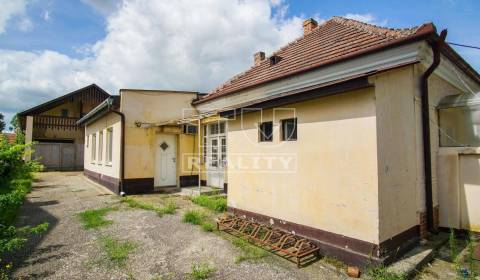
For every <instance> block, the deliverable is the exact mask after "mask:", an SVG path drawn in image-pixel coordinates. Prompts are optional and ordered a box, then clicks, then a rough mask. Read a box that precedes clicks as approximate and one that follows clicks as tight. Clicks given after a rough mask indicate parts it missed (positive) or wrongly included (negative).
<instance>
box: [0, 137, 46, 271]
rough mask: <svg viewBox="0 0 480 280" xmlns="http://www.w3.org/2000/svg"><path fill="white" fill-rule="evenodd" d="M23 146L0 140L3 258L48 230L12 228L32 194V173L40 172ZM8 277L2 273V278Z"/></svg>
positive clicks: (43, 227)
mask: <svg viewBox="0 0 480 280" xmlns="http://www.w3.org/2000/svg"><path fill="white" fill-rule="evenodd" d="M27 147H29V145H24V144H9V143H8V141H7V140H6V138H5V137H2V139H0V256H1V255H2V254H3V253H6V252H10V251H13V250H16V249H19V248H21V247H22V246H23V244H24V243H25V242H26V240H27V237H28V235H29V234H37V233H40V232H43V231H45V230H47V228H48V223H43V224H40V225H38V226H35V227H23V228H16V227H14V226H13V223H14V221H15V218H16V216H17V213H18V211H19V209H20V206H22V204H23V201H24V199H25V196H26V195H27V194H28V192H30V189H31V185H32V178H33V175H32V173H33V172H35V171H39V170H41V165H40V164H38V163H37V162H35V161H30V162H25V161H24V160H23V158H24V157H25V156H26V154H27ZM2 273H5V272H4V271H2V269H0V275H2Z"/></svg>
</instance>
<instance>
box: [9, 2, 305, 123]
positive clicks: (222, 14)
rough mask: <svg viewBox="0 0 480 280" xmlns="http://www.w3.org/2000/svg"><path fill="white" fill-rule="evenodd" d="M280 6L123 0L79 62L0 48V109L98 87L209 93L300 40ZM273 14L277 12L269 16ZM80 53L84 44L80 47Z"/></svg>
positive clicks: (298, 22)
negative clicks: (258, 55)
mask: <svg viewBox="0 0 480 280" xmlns="http://www.w3.org/2000/svg"><path fill="white" fill-rule="evenodd" d="M282 5H283V2H281V1H268V0H243V1H237V0H197V1H187V0H179V1H148V0H126V1H125V3H123V4H122V5H121V6H120V8H119V9H118V10H117V11H116V12H114V13H112V14H110V15H109V16H108V17H107V27H106V31H107V35H106V37H105V38H104V39H102V40H100V41H99V42H97V43H95V44H93V45H92V46H91V47H88V50H84V53H86V54H88V55H87V56H86V57H85V58H83V59H73V58H71V57H68V56H66V55H62V54H59V53H57V52H53V51H47V50H45V51H41V52H19V51H7V50H3V51H2V50H0V111H4V112H8V113H10V114H11V113H13V112H17V111H19V110H21V109H24V108H27V107H30V106H33V105H36V104H38V103H39V102H41V101H45V100H48V99H49V98H53V97H55V96H58V95H61V94H64V93H66V92H68V91H70V90H74V89H76V88H79V87H82V86H85V85H86V84H89V83H93V82H94V83H97V84H98V85H100V86H102V87H104V88H105V89H106V90H108V91H109V92H111V93H117V92H118V89H119V88H156V89H175V90H198V91H208V90H210V89H212V88H213V87H215V86H216V85H218V84H219V83H221V82H223V81H225V80H226V79H228V78H230V77H231V76H233V75H235V74H237V73H238V72H240V71H243V70H245V69H247V68H248V67H249V66H250V65H252V61H253V53H255V52H256V51H259V50H263V51H266V52H267V53H269V52H272V51H274V50H275V49H277V48H278V47H280V46H282V45H284V44H286V43H287V42H289V41H291V40H293V39H294V38H296V37H298V36H300V35H301V32H302V19H300V18H298V17H287V16H286V15H285V11H284V7H283V6H282ZM273 11H278V12H276V13H275V12H273ZM79 49H82V46H79Z"/></svg>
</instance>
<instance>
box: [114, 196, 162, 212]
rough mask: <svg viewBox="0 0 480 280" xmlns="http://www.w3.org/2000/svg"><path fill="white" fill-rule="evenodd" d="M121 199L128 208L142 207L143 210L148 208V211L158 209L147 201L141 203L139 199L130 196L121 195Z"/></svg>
mask: <svg viewBox="0 0 480 280" xmlns="http://www.w3.org/2000/svg"><path fill="white" fill-rule="evenodd" d="M121 201H122V202H123V203H126V204H127V205H128V207H130V208H137V209H143V210H149V211H155V212H157V211H159V210H160V209H159V208H157V207H155V206H153V205H151V204H147V203H143V202H140V201H137V200H135V199H133V198H131V197H122V199H121Z"/></svg>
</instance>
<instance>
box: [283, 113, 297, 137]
mask: <svg viewBox="0 0 480 280" xmlns="http://www.w3.org/2000/svg"><path fill="white" fill-rule="evenodd" d="M282 140H284V141H292V140H297V119H296V118H295V119H288V120H282Z"/></svg>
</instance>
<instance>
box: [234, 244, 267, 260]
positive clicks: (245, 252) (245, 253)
mask: <svg viewBox="0 0 480 280" xmlns="http://www.w3.org/2000/svg"><path fill="white" fill-rule="evenodd" d="M232 244H233V246H235V247H237V248H238V249H240V251H241V252H242V253H241V254H240V256H238V257H237V258H236V260H235V262H236V263H240V262H243V261H256V260H259V259H261V258H263V257H265V256H267V252H266V251H265V250H263V249H261V248H258V247H256V246H254V245H252V244H250V243H249V242H248V241H247V240H245V239H243V238H235V239H233V241H232Z"/></svg>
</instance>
